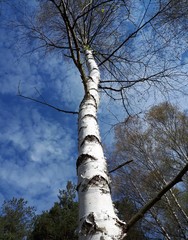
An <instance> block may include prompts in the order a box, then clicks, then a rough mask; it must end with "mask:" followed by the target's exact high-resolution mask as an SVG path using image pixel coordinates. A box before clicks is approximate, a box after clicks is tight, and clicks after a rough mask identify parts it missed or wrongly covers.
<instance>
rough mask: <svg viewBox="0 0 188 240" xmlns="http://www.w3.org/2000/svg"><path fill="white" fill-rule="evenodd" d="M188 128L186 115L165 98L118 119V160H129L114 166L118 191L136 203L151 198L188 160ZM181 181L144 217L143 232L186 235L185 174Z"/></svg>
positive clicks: (172, 235) (166, 237)
mask: <svg viewBox="0 0 188 240" xmlns="http://www.w3.org/2000/svg"><path fill="white" fill-rule="evenodd" d="M187 131H188V117H187V115H186V114H185V113H182V112H181V111H180V110H178V108H177V107H175V106H173V105H171V104H169V103H166V102H165V103H162V104H160V105H158V106H155V107H153V108H151V109H150V111H149V112H148V113H147V114H146V115H145V116H143V118H141V117H133V118H129V119H128V120H127V121H126V122H125V123H121V124H119V126H118V127H117V128H116V147H115V153H114V154H115V155H114V156H115V159H116V161H117V162H116V164H117V163H118V164H121V162H122V161H126V160H130V159H132V160H133V162H132V163H130V164H129V165H127V166H125V167H123V168H121V169H119V170H117V171H116V174H115V181H116V184H117V185H115V186H116V189H117V186H119V188H118V192H116V194H117V196H119V197H120V198H125V197H128V199H129V202H130V204H135V207H136V208H140V207H141V206H143V205H144V204H145V203H146V202H147V201H148V200H149V199H151V198H153V196H155V194H156V192H158V191H160V189H162V188H163V187H164V185H166V184H167V182H169V181H170V180H171V179H172V178H173V177H174V176H175V175H176V174H177V172H178V171H179V169H181V168H183V166H184V165H185V164H186V163H187V161H188V159H187V149H188V148H187V147H188V141H187ZM113 161H114V159H113ZM182 180H183V182H181V184H179V185H178V186H177V187H175V188H173V189H171V190H170V191H169V192H168V193H167V194H165V195H164V197H163V198H162V200H161V201H160V202H159V203H158V204H156V205H155V207H153V208H152V209H150V212H149V213H148V214H147V215H146V217H145V218H144V219H143V220H142V222H141V226H142V229H143V232H144V233H145V236H147V237H150V238H151V239H152V237H153V236H154V233H155V234H156V236H157V237H158V238H161V237H164V238H165V239H187V223H188V212H187V210H188V209H187V204H186V203H185V202H184V198H185V197H186V196H187V190H188V189H187V182H188V178H187V175H186V176H185V177H184V178H183V179H182ZM151 236H152V237H151Z"/></svg>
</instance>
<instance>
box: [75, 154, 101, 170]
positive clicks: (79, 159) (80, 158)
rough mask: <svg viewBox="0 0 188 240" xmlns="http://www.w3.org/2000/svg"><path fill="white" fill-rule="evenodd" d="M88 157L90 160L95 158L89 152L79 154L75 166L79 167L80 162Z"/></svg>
mask: <svg viewBox="0 0 188 240" xmlns="http://www.w3.org/2000/svg"><path fill="white" fill-rule="evenodd" d="M88 159H91V160H94V161H95V160H97V159H96V158H95V157H93V156H91V155H89V154H81V155H80V156H79V157H78V159H77V162H76V167H77V169H78V168H79V166H80V165H81V164H83V163H84V162H86V161H87V160H88Z"/></svg>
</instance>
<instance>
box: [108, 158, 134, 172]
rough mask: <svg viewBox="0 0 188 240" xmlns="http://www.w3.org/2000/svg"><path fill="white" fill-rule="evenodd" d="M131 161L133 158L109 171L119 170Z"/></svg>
mask: <svg viewBox="0 0 188 240" xmlns="http://www.w3.org/2000/svg"><path fill="white" fill-rule="evenodd" d="M131 162H133V160H129V161H126V162H124V163H122V164H120V165H119V166H117V167H115V168H114V169H112V170H110V171H109V173H112V172H115V171H116V170H118V169H119V168H121V167H123V166H125V165H127V164H129V163H131Z"/></svg>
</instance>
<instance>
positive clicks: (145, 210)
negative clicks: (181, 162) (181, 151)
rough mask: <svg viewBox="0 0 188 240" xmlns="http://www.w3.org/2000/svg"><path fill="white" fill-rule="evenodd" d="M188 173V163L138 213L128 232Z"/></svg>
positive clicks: (127, 227)
mask: <svg viewBox="0 0 188 240" xmlns="http://www.w3.org/2000/svg"><path fill="white" fill-rule="evenodd" d="M187 171H188V163H187V164H186V165H185V167H184V168H183V169H182V170H181V171H180V172H179V174H178V175H177V176H176V177H175V178H174V179H173V180H172V181H171V182H170V183H168V184H166V186H164V188H163V189H162V190H161V191H160V192H159V193H158V194H157V195H156V196H155V197H154V198H153V199H151V200H150V201H149V202H148V203H146V205H145V206H143V207H142V208H141V209H140V210H139V211H138V213H136V214H135V215H134V216H133V217H132V218H131V219H130V220H129V222H128V223H127V225H126V232H128V231H129V229H130V228H131V227H133V225H134V224H135V223H136V222H138V221H139V220H140V219H141V218H142V217H143V216H144V214H145V213H146V212H147V211H148V210H150V208H152V207H153V205H154V204H155V203H157V202H158V201H159V200H160V199H161V198H162V196H163V195H164V194H166V192H167V191H169V190H170V189H171V188H172V187H173V186H174V185H175V184H177V183H178V182H181V181H182V177H183V176H184V175H185V174H186V172H187Z"/></svg>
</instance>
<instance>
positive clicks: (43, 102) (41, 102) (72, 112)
mask: <svg viewBox="0 0 188 240" xmlns="http://www.w3.org/2000/svg"><path fill="white" fill-rule="evenodd" d="M37 92H38V90H37ZM18 96H19V97H22V98H25V99H28V100H32V101H34V102H37V103H40V104H43V105H46V106H48V107H50V108H53V109H55V110H57V111H58V112H63V113H69V114H78V112H74V111H67V110H63V109H61V108H58V107H55V106H53V105H51V104H49V103H47V102H46V101H45V100H44V99H43V101H40V100H38V99H35V98H32V97H28V96H24V95H22V94H21V92H20V89H19V87H18ZM40 96H41V95H40Z"/></svg>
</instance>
